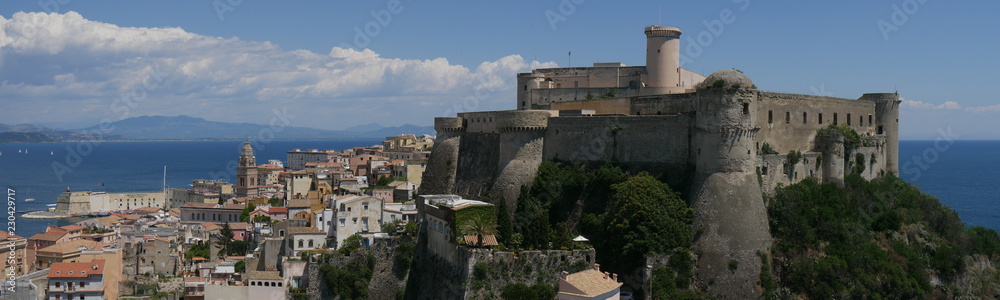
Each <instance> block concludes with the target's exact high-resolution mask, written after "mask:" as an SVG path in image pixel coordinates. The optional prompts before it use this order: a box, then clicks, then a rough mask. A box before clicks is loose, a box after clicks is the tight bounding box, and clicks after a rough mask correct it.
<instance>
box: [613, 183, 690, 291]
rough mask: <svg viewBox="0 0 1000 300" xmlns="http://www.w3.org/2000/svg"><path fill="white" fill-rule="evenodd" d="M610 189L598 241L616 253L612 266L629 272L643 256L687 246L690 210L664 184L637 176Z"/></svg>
mask: <svg viewBox="0 0 1000 300" xmlns="http://www.w3.org/2000/svg"><path fill="white" fill-rule="evenodd" d="M612 189H613V190H614V195H613V196H612V197H611V202H610V203H609V204H608V212H607V214H605V216H604V222H603V223H604V230H603V233H604V239H603V240H602V241H601V242H600V246H601V248H602V250H603V251H606V253H616V252H617V253H620V255H616V256H612V257H610V259H609V261H610V262H611V263H612V265H614V266H618V267H620V268H621V270H623V271H625V270H632V269H633V268H635V267H636V266H638V264H639V263H640V262H641V260H642V257H643V256H644V255H645V254H647V253H650V252H656V253H667V251H670V250H673V249H674V248H678V247H680V248H687V247H689V246H691V242H692V240H693V238H694V237H693V232H692V231H693V230H692V225H691V223H692V222H693V219H694V211H693V210H692V209H691V208H689V207H687V204H686V203H685V202H684V200H682V199H681V198H680V196H679V195H678V194H677V193H675V192H674V191H673V190H671V189H670V187H669V186H668V185H667V184H666V183H663V182H660V181H659V180H657V179H656V178H654V177H653V176H650V175H648V174H645V173H641V174H639V175H637V176H635V177H632V178H629V179H628V180H626V181H625V182H622V183H619V184H615V185H613V186H612ZM599 252H600V250H599Z"/></svg>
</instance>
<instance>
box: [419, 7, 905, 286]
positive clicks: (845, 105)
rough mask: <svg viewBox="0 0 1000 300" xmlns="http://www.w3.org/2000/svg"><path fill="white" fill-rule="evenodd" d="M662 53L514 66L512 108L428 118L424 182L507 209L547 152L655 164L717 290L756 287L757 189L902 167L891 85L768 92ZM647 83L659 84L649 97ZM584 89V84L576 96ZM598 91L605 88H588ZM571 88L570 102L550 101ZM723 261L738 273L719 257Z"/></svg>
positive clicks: (598, 161)
mask: <svg viewBox="0 0 1000 300" xmlns="http://www.w3.org/2000/svg"><path fill="white" fill-rule="evenodd" d="M664 28H667V27H664ZM654 29H655V28H654ZM667 29H669V28H667ZM667 29H664V30H667ZM654 31H655V30H654ZM667 31H669V30H667ZM668 33H670V34H666V35H663V36H661V35H660V34H659V33H657V32H654V34H652V35H649V34H648V32H647V38H649V39H654V38H655V39H656V40H655V41H652V40H649V41H648V42H649V43H648V44H647V46H648V49H647V51H650V50H649V49H653V50H652V51H663V50H664V49H666V50H668V51H674V50H676V49H675V48H676V47H674V46H676V45H675V44H671V43H674V42H676V39H674V38H673V33H672V32H668ZM679 34H680V31H679V30H677V31H676V35H677V36H679ZM671 39H673V40H671ZM653 46H656V47H653ZM654 48H655V49H654ZM672 49H673V50H672ZM661 54H662V53H661ZM672 55H673V54H670V53H667V54H665V55H648V56H647V60H650V59H651V57H652V59H653V60H654V62H655V63H656V66H646V67H624V66H608V65H601V66H599V67H594V68H556V69H543V70H534V71H533V72H532V73H524V74H519V75H518V89H517V90H518V92H517V93H518V94H517V95H518V103H517V107H518V110H515V111H487V112H468V113H460V114H458V116H457V117H454V118H437V119H435V128H436V129H437V131H438V136H437V141H435V148H434V151H433V153H432V154H431V158H430V161H429V165H428V167H427V171H426V172H425V176H424V184H423V186H421V191H420V192H421V193H423V194H458V195H461V196H463V197H466V198H471V199H483V198H485V197H489V199H490V200H491V201H493V202H496V201H507V204H508V207H509V209H510V210H511V211H514V209H515V207H516V205H517V203H516V199H517V196H518V192H519V191H520V189H521V187H523V186H530V184H531V182H532V181H533V180H534V177H535V175H536V172H537V170H538V165H539V164H541V162H543V161H547V160H558V161H564V162H568V163H579V164H585V165H590V166H599V165H603V164H607V163H615V164H617V165H619V166H622V167H624V168H626V169H628V170H630V171H647V172H650V173H652V174H656V175H664V176H663V177H664V178H667V180H668V183H670V184H671V185H672V186H674V187H675V188H677V189H683V190H685V191H688V193H686V194H687V195H689V197H690V198H691V199H688V200H689V201H690V203H692V207H693V208H694V210H695V226H696V227H697V228H699V230H701V232H702V234H700V235H699V237H698V238H697V239H696V241H695V244H696V246H697V247H698V249H699V251H701V252H702V255H700V256H699V261H698V262H697V263H698V265H699V275H698V277H699V280H703V281H707V280H709V279H712V280H714V281H715V284H714V285H709V291H710V292H711V293H712V294H715V295H726V297H729V298H756V297H758V296H759V295H757V291H756V289H755V287H754V284H753V283H754V282H756V280H757V276H758V275H759V270H760V259H759V258H758V257H757V255H756V253H757V252H758V251H761V252H766V251H767V250H768V249H769V248H770V233H769V229H768V223H767V212H766V206H765V204H764V203H763V198H762V196H761V195H762V194H763V193H771V192H773V190H774V188H775V187H776V186H778V185H779V184H783V185H788V184H793V183H796V182H799V181H801V180H803V179H805V178H809V177H813V178H816V179H817V180H820V181H823V182H842V181H843V179H844V177H845V176H846V175H847V174H850V173H852V172H853V173H858V174H859V175H861V176H863V177H865V178H868V179H871V178H874V177H876V176H879V175H881V174H885V173H898V167H897V166H898V163H897V160H898V146H897V145H898V132H899V126H898V124H899V123H898V122H899V103H900V100H899V95H898V94H896V93H876V94H864V95H863V96H861V97H860V98H859V99H856V100H852V99H844V98H834V97H825V96H814V95H798V94H786V93H775V92H765V91H760V90H758V89H757V86H756V85H754V84H753V82H752V81H751V80H750V78H748V77H747V76H745V75H744V74H743V73H742V72H739V71H735V70H722V71H719V72H715V73H713V74H712V75H711V76H708V77H700V75H698V76H693V75H685V74H687V73H685V72H690V71H687V70H684V69H681V68H677V67H673V65H671V64H670V61H671V60H672V57H673V56H672ZM665 60H666V61H665ZM647 64H649V61H647ZM654 67H655V68H657V69H655V71H656V72H658V73H657V74H655V75H653V74H651V73H649V72H651V68H654ZM623 71H624V72H623ZM612 74H614V76H612ZM649 78H656V82H651V81H645V80H647V79H649ZM691 79H696V80H697V82H691V81H689V80H691ZM637 80H638V82H636V81H637ZM657 85H658V86H657ZM651 87H652V88H658V89H659V90H658V91H660V93H658V94H649V92H650V91H651V90H652V91H656V90H654V89H651ZM571 89H577V90H575V91H574V90H571ZM586 89H589V91H590V92H591V95H589V96H586V97H585V98H582V99H581V98H580V97H581V96H580V94H579V92H580V91H584V90H586ZM594 89H607V90H613V91H614V93H608V94H605V95H603V97H594V95H593V93H592V92H593V90H594ZM570 92H572V93H574V96H573V99H563V98H560V99H551V98H548V97H550V96H552V95H556V94H559V93H563V94H566V93H570ZM567 95H568V94H567ZM609 97H610V98H609ZM567 98H568V97H567ZM560 112H563V113H562V114H561V113H560ZM571 112H572V113H571ZM582 112H583V113H582ZM591 112H593V113H591ZM830 125H837V126H846V127H848V128H850V129H853V130H854V131H856V132H857V133H858V134H859V135H860V137H859V140H858V141H857V144H856V145H855V144H852V145H850V147H849V146H848V144H847V143H846V142H845V140H844V137H843V136H839V135H836V134H834V135H823V134H819V133H820V132H821V129H824V128H827V127H828V126H830ZM823 132H825V130H824V131H823ZM852 143H853V142H852ZM682 184H689V185H687V186H684V185H682ZM732 260H736V261H738V262H739V266H740V268H739V271H737V272H732V271H730V270H728V269H727V268H726V267H725V266H726V265H727V264H728V262H730V261H732ZM720 266H721V267H720Z"/></svg>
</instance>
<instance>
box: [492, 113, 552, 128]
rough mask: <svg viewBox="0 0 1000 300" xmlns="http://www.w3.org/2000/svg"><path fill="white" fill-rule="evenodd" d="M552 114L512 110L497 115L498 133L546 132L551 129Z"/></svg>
mask: <svg viewBox="0 0 1000 300" xmlns="http://www.w3.org/2000/svg"><path fill="white" fill-rule="evenodd" d="M549 117H552V112H550V111H546V110H512V111H502V112H498V113H497V121H496V122H497V131H499V132H518V131H544V130H545V129H547V128H548V127H549Z"/></svg>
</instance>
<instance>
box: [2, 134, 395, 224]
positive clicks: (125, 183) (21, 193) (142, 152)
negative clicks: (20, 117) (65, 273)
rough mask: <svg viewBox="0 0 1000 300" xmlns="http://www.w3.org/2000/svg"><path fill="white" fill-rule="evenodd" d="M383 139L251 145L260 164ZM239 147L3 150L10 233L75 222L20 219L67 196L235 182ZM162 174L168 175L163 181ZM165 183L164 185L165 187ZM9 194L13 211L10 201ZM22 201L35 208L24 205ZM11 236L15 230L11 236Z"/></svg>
mask: <svg viewBox="0 0 1000 300" xmlns="http://www.w3.org/2000/svg"><path fill="white" fill-rule="evenodd" d="M381 142H382V140H380V139H346V140H330V141H267V142H263V141H251V144H252V145H253V146H254V156H255V157H256V159H257V164H264V163H267V162H268V160H272V159H277V160H281V161H283V162H285V161H286V160H287V152H288V151H290V150H292V149H295V148H299V149H303V150H304V149H321V150H322V149H336V150H343V149H348V148H354V147H359V146H371V145H377V144H381ZM242 147H243V141H163V142H66V143H27V144H0V187H6V188H7V191H6V192H7V194H8V201H7V202H6V203H7V204H8V208H7V214H5V216H4V217H6V218H7V223H8V225H7V226H0V230H3V231H14V232H13V233H14V234H17V235H19V236H22V237H30V236H32V235H34V234H36V233H39V232H44V231H45V228H46V226H49V225H56V226H63V225H69V224H72V223H75V222H79V221H81V220H82V219H80V218H71V219H64V220H52V219H48V220H45V219H24V218H21V214H20V213H16V214H15V216H14V218H13V220H14V221H13V223H14V226H13V228H11V226H10V223H11V218H10V212H11V211H15V212H26V211H32V210H44V209H46V208H47V207H48V206H47V205H50V204H55V203H56V197H57V196H59V194H61V193H63V192H65V191H68V190H70V191H102V192H108V193H122V192H157V191H161V190H162V189H163V186H164V185H166V187H167V188H190V187H191V181H192V180H194V179H224V180H226V181H227V182H235V177H236V165H237V159H238V158H239V155H240V149H241V148H242ZM164 169H166V172H165V176H164ZM164 179H165V180H164ZM11 194H13V198H14V205H13V207H11V206H10V205H9V204H10V201H9V200H10V198H11ZM27 198H35V199H36V200H35V201H32V202H25V201H24V200H25V199H27ZM11 229H13V230H11Z"/></svg>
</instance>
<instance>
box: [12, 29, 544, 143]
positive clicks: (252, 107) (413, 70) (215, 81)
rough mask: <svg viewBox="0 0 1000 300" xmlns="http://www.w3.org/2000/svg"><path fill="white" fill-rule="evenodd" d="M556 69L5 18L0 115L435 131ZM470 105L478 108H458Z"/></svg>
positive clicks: (516, 61) (514, 59) (495, 105)
mask: <svg viewBox="0 0 1000 300" xmlns="http://www.w3.org/2000/svg"><path fill="white" fill-rule="evenodd" d="M554 66H555V64H554V63H551V62H548V63H541V62H537V61H530V62H529V61H525V60H524V59H523V58H522V57H521V56H519V55H510V56H506V57H502V58H499V59H497V60H495V61H487V62H483V63H482V64H480V65H479V66H476V67H475V68H470V67H466V66H462V65H456V64H452V63H450V62H449V61H448V60H447V59H446V58H435V59H425V60H414V59H397V58H385V57H381V56H380V55H379V54H378V53H375V52H373V51H371V50H368V49H365V50H362V51H357V50H353V49H345V48H339V47H334V48H332V49H331V50H330V52H329V53H326V54H318V53H314V52H311V51H306V50H284V49H282V48H281V47H279V46H277V45H275V44H272V43H269V42H266V41H264V42H258V41H244V40H241V39H239V38H220V37H211V36H204V35H199V34H194V33H190V32H187V31H185V30H184V29H181V28H141V27H120V26H116V25H113V24H107V23H101V22H96V21H91V20H87V19H85V18H84V17H83V16H81V15H80V14H78V13H76V12H68V13H65V14H44V13H15V14H14V15H13V16H12V17H11V18H10V19H5V18H3V17H0V97H2V98H3V101H4V106H6V107H7V108H9V109H5V110H4V112H2V113H0V116H2V117H3V118H4V119H5V120H6V121H4V122H5V123H23V122H51V121H56V120H66V119H93V120H95V122H96V120H99V119H100V118H112V119H120V118H123V117H129V116H138V115H150V114H159V115H179V114H187V115H193V116H199V117H204V118H207V119H211V120H220V121H231V122H235V121H242V122H253V123H266V122H267V118H268V117H269V116H270V115H269V114H270V113H271V111H273V109H275V108H284V107H287V108H288V109H289V110H291V111H294V112H295V113H296V115H297V116H298V117H297V118H296V119H295V120H293V123H292V125H294V126H310V127H319V128H341V127H347V126H350V125H352V124H354V123H359V122H365V123H367V122H371V121H376V122H381V123H384V124H387V125H398V124H402V123H418V124H430V123H431V118H432V117H434V116H440V115H443V114H445V113H449V112H450V113H453V112H454V110H456V108H457V109H458V110H462V109H463V108H464V109H470V110H471V109H510V108H513V107H514V104H515V103H514V102H515V99H514V97H515V92H514V84H515V83H514V80H515V74H516V73H517V72H524V71H528V70H530V69H532V68H542V67H554ZM470 98H472V99H473V100H474V101H471V102H473V103H476V105H473V106H471V107H470V106H469V105H464V106H456V105H455V104H456V103H469V102H470V101H469V99H470ZM115 103H118V104H119V105H121V104H122V103H125V104H129V105H126V106H125V107H128V109H124V110H122V109H115V107H114V106H115ZM119 107H122V106H119ZM378 118H382V119H378ZM386 118H391V119H386Z"/></svg>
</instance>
